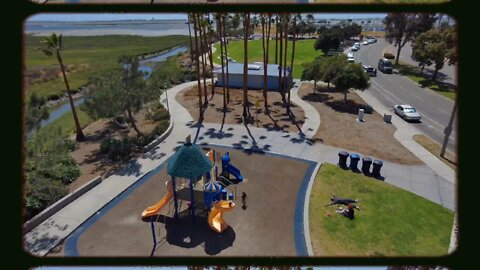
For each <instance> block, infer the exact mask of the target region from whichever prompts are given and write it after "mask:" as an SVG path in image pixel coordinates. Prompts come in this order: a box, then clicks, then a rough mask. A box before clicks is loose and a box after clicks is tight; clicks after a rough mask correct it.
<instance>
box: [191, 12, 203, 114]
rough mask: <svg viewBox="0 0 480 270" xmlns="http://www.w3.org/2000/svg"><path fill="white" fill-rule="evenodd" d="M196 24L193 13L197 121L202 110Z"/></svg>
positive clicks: (195, 17)
mask: <svg viewBox="0 0 480 270" xmlns="http://www.w3.org/2000/svg"><path fill="white" fill-rule="evenodd" d="M197 30H198V24H197V14H195V13H193V32H194V35H195V63H196V65H197V87H198V109H199V114H198V115H199V119H198V121H202V120H203V110H202V107H203V105H202V83H201V82H200V80H201V79H200V62H199V53H200V52H199V49H198V35H197Z"/></svg>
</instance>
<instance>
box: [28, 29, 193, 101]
mask: <svg viewBox="0 0 480 270" xmlns="http://www.w3.org/2000/svg"><path fill="white" fill-rule="evenodd" d="M41 40H42V37H36V36H31V35H27V36H26V38H25V65H26V68H27V69H38V68H42V67H58V63H57V60H56V58H55V57H47V56H45V55H43V54H42V53H41V52H40V51H39V50H38V48H40V47H41ZM64 43H65V45H66V49H65V50H64V51H63V52H62V57H63V61H64V63H65V65H77V66H82V65H83V66H82V67H81V68H78V70H77V71H75V72H72V73H69V74H68V79H69V82H70V87H71V88H72V89H75V88H78V87H80V86H82V85H84V84H86V83H87V82H88V80H89V77H90V76H91V75H93V74H94V73H97V72H102V71H106V70H109V69H112V68H115V67H118V66H119V64H118V58H119V57H120V56H121V55H139V54H143V53H148V52H156V51H162V50H165V49H169V48H172V47H175V46H178V45H186V44H187V43H188V37H187V36H164V37H140V36H87V37H69V36H66V37H64ZM30 90H33V91H37V93H38V94H39V95H41V96H46V97H48V96H52V95H61V94H63V92H64V91H65V85H64V83H63V79H62V78H61V77H59V78H56V79H53V80H49V81H47V82H42V83H35V84H33V85H31V86H30Z"/></svg>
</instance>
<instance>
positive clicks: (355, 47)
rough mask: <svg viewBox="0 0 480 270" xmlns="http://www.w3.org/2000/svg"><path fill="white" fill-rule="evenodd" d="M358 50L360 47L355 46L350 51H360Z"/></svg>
mask: <svg viewBox="0 0 480 270" xmlns="http://www.w3.org/2000/svg"><path fill="white" fill-rule="evenodd" d="M358 49H359V47H357V46H355V45H353V46H352V48H351V49H350V51H352V52H356V51H358Z"/></svg>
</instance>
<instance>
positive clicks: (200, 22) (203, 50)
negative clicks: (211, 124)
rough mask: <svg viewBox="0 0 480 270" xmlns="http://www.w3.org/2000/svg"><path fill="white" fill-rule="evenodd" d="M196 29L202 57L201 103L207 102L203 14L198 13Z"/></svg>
mask: <svg viewBox="0 0 480 270" xmlns="http://www.w3.org/2000/svg"><path fill="white" fill-rule="evenodd" d="M197 16H198V29H199V39H200V52H199V53H200V55H201V57H202V73H203V93H204V101H203V104H205V105H206V104H208V98H207V96H208V94H207V71H206V64H205V62H206V59H205V55H204V54H205V44H204V42H203V38H204V36H203V35H204V34H205V33H203V31H202V30H203V26H202V24H203V15H201V14H198V15H197Z"/></svg>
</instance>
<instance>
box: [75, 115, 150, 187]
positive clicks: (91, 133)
mask: <svg viewBox="0 0 480 270" xmlns="http://www.w3.org/2000/svg"><path fill="white" fill-rule="evenodd" d="M134 117H135V119H136V120H137V126H138V128H139V129H140V131H142V132H144V133H148V132H150V131H152V130H153V129H154V128H155V126H156V125H157V123H156V122H153V121H150V120H146V119H145V111H143V110H142V111H140V112H138V113H136V114H134ZM83 132H84V134H85V136H86V137H87V140H86V141H84V142H79V143H78V147H77V149H76V150H75V151H73V152H71V154H70V155H71V156H72V157H73V159H75V161H76V162H77V163H78V165H79V167H80V173H81V174H80V177H78V178H77V180H75V182H73V183H72V184H70V185H69V191H70V192H72V191H74V190H75V189H77V188H79V187H81V186H82V185H84V184H85V183H87V182H89V181H90V180H92V179H93V178H95V177H97V176H99V175H101V176H104V177H105V176H108V175H109V174H111V173H112V172H113V171H115V170H118V169H119V168H120V167H121V166H122V165H123V164H122V162H118V161H116V162H112V161H110V160H109V159H108V158H107V157H105V156H104V155H103V154H101V153H99V149H100V144H101V142H102V140H103V139H106V138H119V139H120V138H122V137H123V136H126V135H128V136H130V137H133V136H136V132H135V131H134V130H133V129H132V128H130V129H129V130H122V129H118V128H116V127H115V126H114V125H113V124H111V123H110V121H109V120H107V119H101V120H98V121H96V122H94V123H91V124H89V125H88V126H87V127H85V128H84V129H83ZM71 139H74V137H73V138H71Z"/></svg>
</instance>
